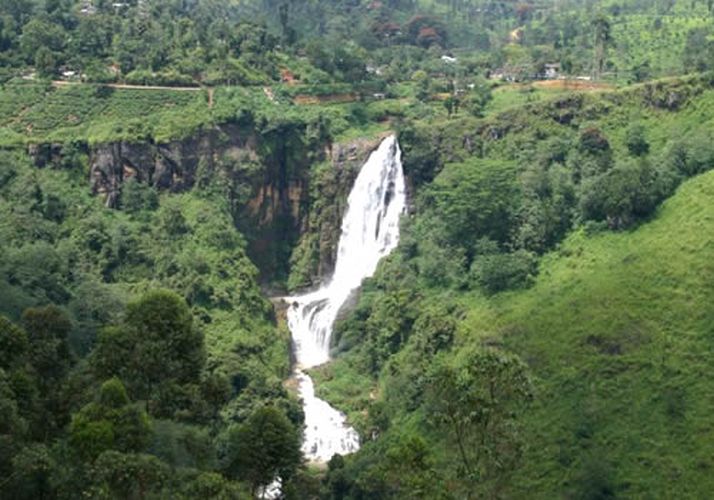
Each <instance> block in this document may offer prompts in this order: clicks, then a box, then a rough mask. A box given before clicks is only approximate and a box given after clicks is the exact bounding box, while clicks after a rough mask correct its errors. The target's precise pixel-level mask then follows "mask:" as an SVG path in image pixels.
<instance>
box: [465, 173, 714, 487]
mask: <svg viewBox="0 0 714 500" xmlns="http://www.w3.org/2000/svg"><path fill="white" fill-rule="evenodd" d="M712 197H714V173H708V174H705V175H703V176H700V177H698V178H696V179H693V180H691V181H689V182H687V183H686V184H685V185H683V186H682V187H681V188H680V190H679V191H678V193H677V194H676V195H675V196H674V197H673V198H671V199H670V200H669V201H668V202H666V203H665V204H664V205H663V207H662V208H661V210H660V211H659V213H658V216H657V218H656V219H655V220H654V221H652V222H650V223H648V224H645V225H643V226H642V227H640V228H639V229H637V230H635V231H632V232H630V233H616V234H613V233H608V234H601V235H596V236H592V237H588V236H586V235H584V234H583V233H577V234H575V235H573V236H571V237H570V238H569V239H568V240H567V242H566V243H565V244H564V245H563V246H562V248H561V250H560V251H558V252H554V253H552V254H551V255H549V256H548V257H547V259H546V260H545V261H544V263H543V264H542V267H541V274H540V276H539V278H538V280H537V283H536V285H535V286H534V287H533V288H531V289H529V290H526V291H522V292H515V293H508V294H503V295H500V296H498V297H496V298H494V299H492V300H486V299H484V298H482V297H480V296H474V297H469V298H465V299H464V300H465V305H466V306H467V307H468V309H469V314H468V317H467V319H466V320H465V322H464V325H463V326H464V329H463V332H470V333H468V334H465V333H464V334H463V336H462V341H463V342H469V341H473V340H474V337H482V336H495V337H496V338H499V339H503V341H504V343H505V345H506V347H507V348H509V349H513V350H514V351H516V352H518V353H519V354H520V355H521V356H523V358H524V359H525V360H526V361H527V362H528V364H529V365H530V367H531V369H532V370H533V372H534V374H535V376H536V378H537V386H538V388H539V390H538V392H539V394H538V398H537V404H536V406H535V407H534V408H533V410H532V411H531V413H530V414H529V417H528V419H527V429H526V432H527V433H528V435H529V441H530V442H531V446H530V449H529V451H528V453H527V455H526V457H525V460H524V463H525V464H526V466H525V470H524V471H523V474H522V475H521V476H520V477H521V478H522V479H521V480H520V481H519V486H521V487H522V488H523V489H522V491H523V492H525V491H537V492H539V494H540V496H542V497H544V498H547V497H552V495H553V494H555V493H562V492H564V491H568V485H569V484H570V482H571V481H573V480H582V478H583V477H584V476H588V475H598V476H600V477H601V478H603V479H602V481H606V482H609V483H612V484H613V485H615V487H616V489H617V490H619V491H620V492H621V493H624V494H627V495H628V496H634V497H640V498H641V497H642V496H643V495H651V496H652V497H660V496H661V497H668V498H673V497H680V498H683V497H696V496H697V495H698V494H701V492H704V491H712V489H713V488H714V476H713V475H712V474H711V472H712V467H714V460H713V459H712V457H713V456H714V427H713V426H712V419H711V412H712V409H713V408H714V396H713V395H714V391H712V384H711V382H710V379H709V374H710V373H712V370H714V357H712V355H711V354H712V348H714V339H713V338H712V321H714V306H713V305H712V304H713V303H714V302H713V300H714V284H713V283H714V282H713V281H712V278H714V263H712V261H711V255H712V253H711V252H712V250H714V236H713V235H714V206H712V204H711V199H712ZM477 332H484V333H477ZM596 464H597V465H596ZM615 464H616V467H615V466H614V465H615ZM598 468H599V469H600V472H597V470H598Z"/></svg>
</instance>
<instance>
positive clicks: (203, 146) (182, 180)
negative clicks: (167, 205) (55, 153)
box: [89, 125, 256, 208]
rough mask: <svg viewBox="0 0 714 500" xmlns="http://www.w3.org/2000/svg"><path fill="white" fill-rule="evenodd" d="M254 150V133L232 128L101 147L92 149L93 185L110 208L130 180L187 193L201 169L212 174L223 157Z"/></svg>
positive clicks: (91, 174)
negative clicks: (172, 138)
mask: <svg viewBox="0 0 714 500" xmlns="http://www.w3.org/2000/svg"><path fill="white" fill-rule="evenodd" d="M255 149H256V137H255V135H254V134H253V133H251V132H250V131H245V130H241V129H240V128H239V127H237V126H230V125H229V126H224V127H216V128H213V129H210V130H207V131H202V132H200V133H198V134H196V135H195V136H192V137H188V138H186V139H182V140H177V141H171V142H168V143H158V144H157V143H153V142H138V143H128V142H112V143H107V144H100V145H97V146H95V147H93V148H91V150H90V154H89V167H90V174H89V175H90V184H91V188H92V192H94V193H95V194H98V195H101V196H104V197H105V199H106V204H107V206H108V207H111V208H116V207H118V204H119V198H120V194H121V187H122V184H123V182H124V181H125V180H126V179H128V178H130V177H136V178H137V179H138V180H139V181H141V182H145V183H148V184H151V185H152V186H154V187H156V188H157V189H160V190H170V191H184V190H187V189H190V188H192V187H193V186H194V184H195V183H196V176H197V173H198V172H199V170H200V169H204V170H207V171H208V172H212V171H214V170H215V168H216V166H217V165H218V163H219V162H220V160H221V159H222V158H224V157H226V156H237V155H238V153H239V152H241V151H250V152H254V151H255Z"/></svg>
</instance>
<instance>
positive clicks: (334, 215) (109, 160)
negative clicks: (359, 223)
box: [28, 125, 382, 288]
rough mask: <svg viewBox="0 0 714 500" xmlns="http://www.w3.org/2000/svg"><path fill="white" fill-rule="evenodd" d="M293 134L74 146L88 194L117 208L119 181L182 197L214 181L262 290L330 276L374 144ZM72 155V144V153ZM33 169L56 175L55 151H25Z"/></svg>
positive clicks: (222, 130) (236, 132) (232, 130)
mask: <svg viewBox="0 0 714 500" xmlns="http://www.w3.org/2000/svg"><path fill="white" fill-rule="evenodd" d="M303 132H304V131H303V130H300V129H299V128H296V129H289V130H281V131H276V132H274V133H272V134H269V135H260V134H258V133H256V132H255V130H253V129H252V128H250V127H240V126H238V125H222V126H216V127H213V128H211V129H208V130H203V131H200V132H198V133H196V134H195V135H193V136H191V137H187V138H185V139H181V140H176V141H170V142H166V143H156V142H153V141H150V140H147V141H142V142H124V141H118V142H111V143H105V144H98V145H93V146H87V145H83V146H81V149H82V153H83V154H85V155H86V156H87V157H88V161H89V184H90V188H91V189H92V192H93V193H95V194H96V195H97V196H101V197H103V199H104V200H105V204H106V206H107V207H109V208H121V190H122V187H123V184H124V182H126V181H127V180H128V179H130V178H136V179H137V180H139V181H140V182H143V183H147V184H149V185H152V186H154V187H155V188H156V189H157V190H159V191H170V192H181V191H186V190H190V189H193V188H194V187H195V186H197V185H199V186H201V185H203V183H204V182H207V180H210V179H211V178H212V177H213V176H221V178H222V180H223V181H224V182H225V184H226V185H227V186H228V189H227V190H228V196H229V197H230V202H231V207H232V211H233V216H234V221H235V224H236V226H237V227H238V229H239V230H241V232H243V234H245V236H246V237H247V239H248V242H249V254H250V255H251V258H252V259H253V261H254V262H255V263H256V265H257V266H258V268H259V269H260V270H261V274H262V278H263V281H264V282H276V281H277V282H278V283H280V282H284V281H283V280H285V278H287V277H288V274H289V273H290V275H291V276H290V280H291V288H297V287H304V286H311V285H316V284H318V283H319V282H320V280H321V277H322V276H325V275H328V274H329V273H331V272H332V270H333V269H334V265H335V258H336V253H337V242H338V239H339V235H340V226H341V221H342V216H343V215H344V211H345V209H346V204H347V196H348V194H349V191H350V189H351V187H352V184H353V183H354V180H355V178H356V176H357V174H358V173H359V169H360V167H361V166H362V164H363V163H364V162H365V161H366V159H367V157H368V156H369V154H370V153H371V152H372V151H373V150H374V149H375V148H376V147H377V146H378V145H379V143H380V141H381V139H382V137H375V138H371V139H358V140H355V141H351V142H349V143H345V144H329V143H327V142H325V143H309V142H308V141H305V140H304V137H303ZM73 147H74V148H76V147H77V145H74V146H73ZM28 153H29V154H30V156H31V157H32V159H33V161H34V162H35V164H36V165H37V166H38V167H41V168H42V167H48V166H49V167H60V166H61V165H62V164H63V159H64V157H65V156H66V155H67V153H68V150H67V146H63V145H61V144H39V145H31V146H29V148H28Z"/></svg>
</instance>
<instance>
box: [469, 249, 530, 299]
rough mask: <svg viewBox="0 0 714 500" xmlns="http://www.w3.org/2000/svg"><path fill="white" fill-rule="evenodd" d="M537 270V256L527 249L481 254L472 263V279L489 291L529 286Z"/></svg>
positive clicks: (494, 291)
mask: <svg viewBox="0 0 714 500" xmlns="http://www.w3.org/2000/svg"><path fill="white" fill-rule="evenodd" d="M536 272H537V260H536V257H535V255H533V254H532V253H531V252H528V251H526V250H516V251H515V252H511V253H490V254H486V255H480V256H478V257H476V258H475V259H474V261H473V263H472V264H471V277H472V280H473V281H474V282H475V283H476V284H478V285H479V286H480V287H481V288H483V289H484V290H485V291H486V292H487V293H497V292H501V291H503V290H509V289H513V288H521V287H524V286H527V285H528V284H530V282H531V280H532V279H533V277H534V276H535V274H536Z"/></svg>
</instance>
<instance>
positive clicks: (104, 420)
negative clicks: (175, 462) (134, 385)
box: [69, 378, 151, 461]
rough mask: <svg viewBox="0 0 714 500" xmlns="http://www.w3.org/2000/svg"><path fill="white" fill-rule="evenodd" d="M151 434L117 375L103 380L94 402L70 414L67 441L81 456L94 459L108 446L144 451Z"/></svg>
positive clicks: (144, 418)
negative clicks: (70, 419)
mask: <svg viewBox="0 0 714 500" xmlns="http://www.w3.org/2000/svg"><path fill="white" fill-rule="evenodd" d="M150 436H151V428H150V424H149V418H148V416H147V414H146V412H145V411H143V410H140V409H139V408H138V407H137V406H135V405H132V404H131V403H130V401H129V397H128V396H127V393H126V390H125V389H124V385H123V384H122V383H121V381H120V380H119V379H116V378H114V379H111V380H108V381H106V382H104V383H103V384H102V387H101V389H100V391H99V396H98V398H97V401H96V402H93V403H89V404H87V405H86V406H84V407H83V408H82V409H81V410H79V412H77V413H76V414H74V415H73V416H72V423H71V424H70V428H69V441H70V444H71V445H72V447H73V448H74V449H75V450H76V451H77V453H78V454H79V455H80V456H81V457H82V459H84V460H88V461H94V460H95V459H96V458H97V457H99V455H101V454H102V453H104V452H105V451H107V450H119V451H122V452H132V451H143V450H144V449H145V448H146V447H147V445H148V443H149V439H150Z"/></svg>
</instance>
